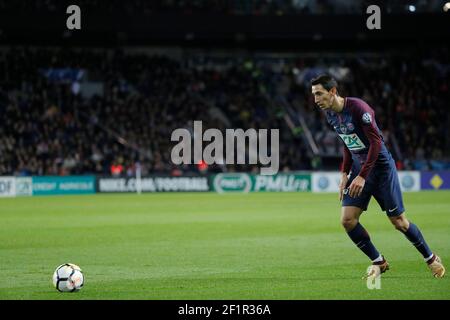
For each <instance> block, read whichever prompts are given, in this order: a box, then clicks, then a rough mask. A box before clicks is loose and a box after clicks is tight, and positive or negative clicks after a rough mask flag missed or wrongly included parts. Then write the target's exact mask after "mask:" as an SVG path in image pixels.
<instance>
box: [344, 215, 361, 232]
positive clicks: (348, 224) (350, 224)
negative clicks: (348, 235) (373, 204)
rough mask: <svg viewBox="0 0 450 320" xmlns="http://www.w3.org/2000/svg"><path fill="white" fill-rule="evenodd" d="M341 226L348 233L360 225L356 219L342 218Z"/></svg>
mask: <svg viewBox="0 0 450 320" xmlns="http://www.w3.org/2000/svg"><path fill="white" fill-rule="evenodd" d="M341 224H342V226H343V227H344V229H345V230H346V231H351V230H353V228H354V227H355V226H356V225H357V224H358V220H357V219H355V218H342V219H341Z"/></svg>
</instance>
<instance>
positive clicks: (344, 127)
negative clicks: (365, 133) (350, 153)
mask: <svg viewBox="0 0 450 320" xmlns="http://www.w3.org/2000/svg"><path fill="white" fill-rule="evenodd" d="M339 130H341V132H342V133H343V134H347V127H346V126H345V124H343V123H342V124H341V125H340V126H339Z"/></svg>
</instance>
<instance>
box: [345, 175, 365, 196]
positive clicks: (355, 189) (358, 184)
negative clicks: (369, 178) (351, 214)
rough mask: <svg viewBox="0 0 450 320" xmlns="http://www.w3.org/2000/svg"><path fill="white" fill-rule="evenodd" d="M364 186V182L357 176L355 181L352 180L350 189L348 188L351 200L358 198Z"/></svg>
mask: <svg viewBox="0 0 450 320" xmlns="http://www.w3.org/2000/svg"><path fill="white" fill-rule="evenodd" d="M365 184H366V180H365V179H364V178H363V177H361V176H357V177H356V178H355V179H353V181H352V183H351V184H350V187H348V195H349V196H350V197H352V198H356V197H359V196H360V195H361V193H362V191H363V188H364V185H365Z"/></svg>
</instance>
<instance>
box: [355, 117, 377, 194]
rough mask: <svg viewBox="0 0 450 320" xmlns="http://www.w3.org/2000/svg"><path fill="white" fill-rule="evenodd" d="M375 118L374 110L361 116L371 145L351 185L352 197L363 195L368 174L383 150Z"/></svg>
mask: <svg viewBox="0 0 450 320" xmlns="http://www.w3.org/2000/svg"><path fill="white" fill-rule="evenodd" d="M374 118H375V115H374V112H373V111H372V110H368V111H367V112H364V113H363V114H362V115H361V117H360V121H361V123H362V128H363V131H364V134H365V135H366V137H367V139H368V140H369V144H370V146H369V152H368V154H367V158H366V161H365V163H364V165H363V166H362V168H361V170H360V171H359V174H358V176H357V177H356V178H355V179H354V180H353V181H352V183H351V185H350V187H349V190H348V191H349V195H350V196H351V197H356V196H360V195H361V192H362V190H363V188H364V184H365V182H366V179H367V176H368V175H369V174H370V172H371V171H372V169H373V167H374V166H375V162H376V161H377V159H378V154H379V153H380V150H381V136H380V134H379V133H378V130H377V128H376V127H375V122H374V121H375V120H374Z"/></svg>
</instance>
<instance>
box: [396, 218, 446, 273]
mask: <svg viewBox="0 0 450 320" xmlns="http://www.w3.org/2000/svg"><path fill="white" fill-rule="evenodd" d="M388 213H389V212H388ZM389 220H391V222H392V224H393V225H394V226H395V228H396V229H397V230H399V231H400V232H402V233H403V234H404V235H405V237H406V238H407V239H408V240H409V241H410V242H411V243H412V245H413V246H414V247H416V249H417V250H418V251H419V252H420V253H421V254H422V256H423V258H424V260H425V262H426V263H427V265H428V267H429V268H430V270H431V272H432V273H433V276H435V277H437V278H442V277H443V276H444V274H445V268H444V266H443V264H442V262H441V259H440V258H439V257H438V256H437V255H436V254H434V253H433V252H432V251H431V250H430V248H429V247H428V244H427V242H426V241H425V238H424V237H423V235H422V233H421V232H420V229H419V227H417V226H416V225H415V224H414V223H412V222H410V221H408V219H406V217H405V214H404V212H403V213H401V214H399V215H398V216H389Z"/></svg>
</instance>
